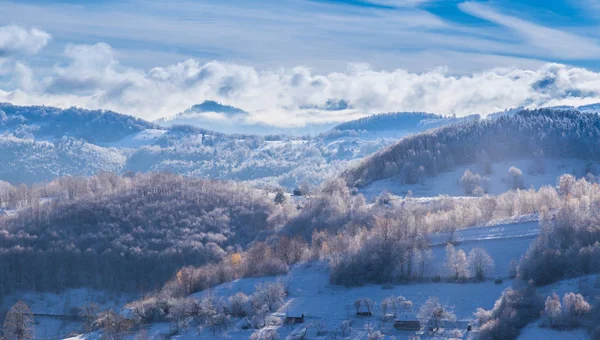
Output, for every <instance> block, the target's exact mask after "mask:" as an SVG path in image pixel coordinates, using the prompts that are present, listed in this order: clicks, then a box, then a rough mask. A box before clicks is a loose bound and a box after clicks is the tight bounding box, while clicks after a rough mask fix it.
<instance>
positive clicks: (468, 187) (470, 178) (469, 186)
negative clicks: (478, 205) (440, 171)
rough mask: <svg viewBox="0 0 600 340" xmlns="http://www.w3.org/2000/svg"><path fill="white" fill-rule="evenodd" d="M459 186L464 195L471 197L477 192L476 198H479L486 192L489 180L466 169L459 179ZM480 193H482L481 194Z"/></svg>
mask: <svg viewBox="0 0 600 340" xmlns="http://www.w3.org/2000/svg"><path fill="white" fill-rule="evenodd" d="M460 185H461V187H462V188H463V190H464V191H465V194H467V195H472V194H475V191H477V195H476V196H481V195H482V194H483V193H485V192H486V191H487V190H488V187H489V179H488V178H487V177H484V176H481V175H480V174H478V173H476V172H472V171H471V170H469V169H467V170H466V171H465V172H464V174H463V175H462V177H461V178H460ZM481 191H483V193H482V192H481Z"/></svg>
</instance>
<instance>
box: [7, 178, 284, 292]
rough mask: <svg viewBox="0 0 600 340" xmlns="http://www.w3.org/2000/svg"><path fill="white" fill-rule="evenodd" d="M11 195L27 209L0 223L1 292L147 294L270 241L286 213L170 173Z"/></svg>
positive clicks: (256, 195)
mask: <svg viewBox="0 0 600 340" xmlns="http://www.w3.org/2000/svg"><path fill="white" fill-rule="evenodd" d="M15 195H16V196H17V197H18V199H17V201H18V202H23V199H25V201H26V202H27V201H28V202H30V205H27V206H26V207H25V208H24V209H22V210H21V211H20V212H19V213H18V214H17V215H16V216H14V217H9V218H4V219H2V220H0V224H1V226H0V227H1V228H0V277H1V278H0V289H1V290H0V293H3V294H4V293H7V292H9V291H12V290H14V289H22V290H28V289H31V290H59V289H63V288H67V287H82V286H87V287H94V288H102V289H115V290H129V291H133V290H142V291H144V290H151V289H153V288H154V287H156V286H160V285H162V284H163V283H164V282H165V281H166V280H167V279H169V278H170V277H172V276H173V275H174V274H175V273H176V271H177V270H178V269H179V268H181V267H184V266H189V265H195V266H198V265H202V264H205V263H214V262H217V261H219V260H220V259H222V258H223V257H225V256H226V255H227V254H228V253H232V252H234V251H235V248H236V247H238V246H239V247H243V246H244V245H246V244H248V243H250V242H252V241H254V240H255V239H257V238H261V237H265V236H266V234H269V233H273V232H274V231H275V230H277V229H278V228H279V227H280V226H281V224H282V223H283V222H282V221H285V219H286V217H281V216H280V215H281V214H284V215H285V211H284V210H286V209H288V211H289V210H290V209H292V208H291V207H289V206H288V205H286V204H280V205H276V204H275V203H273V201H272V199H271V198H269V197H268V196H267V195H266V194H265V193H264V192H262V191H257V190H254V189H250V188H248V187H246V186H244V185H241V184H238V183H233V182H219V181H210V180H199V179H190V178H184V177H181V176H178V175H170V174H144V175H141V174H139V175H136V176H129V177H127V176H126V177H120V176H115V175H110V174H103V175H99V176H95V177H91V178H65V179H61V180H57V181H54V182H52V183H50V184H48V185H46V186H43V187H39V188H35V189H25V188H23V187H21V188H20V189H17V191H16V194H15ZM34 195H38V196H37V197H39V196H42V197H45V198H44V199H39V198H37V197H35V196H34ZM13 201H14V200H13V199H9V201H8V202H13ZM9 204H11V205H13V204H14V203H9ZM23 204H24V203H23ZM292 211H293V210H292Z"/></svg>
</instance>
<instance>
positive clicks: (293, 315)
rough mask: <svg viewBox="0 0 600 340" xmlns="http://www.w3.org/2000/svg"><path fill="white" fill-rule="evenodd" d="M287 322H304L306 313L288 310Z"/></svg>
mask: <svg viewBox="0 0 600 340" xmlns="http://www.w3.org/2000/svg"><path fill="white" fill-rule="evenodd" d="M285 323H304V313H298V312H289V311H288V312H287V313H286V314H285Z"/></svg>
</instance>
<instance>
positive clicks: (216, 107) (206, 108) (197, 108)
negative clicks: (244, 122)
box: [183, 100, 248, 115]
mask: <svg viewBox="0 0 600 340" xmlns="http://www.w3.org/2000/svg"><path fill="white" fill-rule="evenodd" d="M201 112H217V113H224V114H227V115H247V114H248V112H246V111H244V110H242V109H240V108H237V107H235V106H231V105H224V104H221V103H219V102H217V101H214V100H205V101H203V102H202V103H200V104H196V105H193V106H192V107H190V108H189V109H187V110H185V111H184V112H183V114H186V113H201Z"/></svg>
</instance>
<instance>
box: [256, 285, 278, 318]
mask: <svg viewBox="0 0 600 340" xmlns="http://www.w3.org/2000/svg"><path fill="white" fill-rule="evenodd" d="M285 297H286V293H285V287H284V286H283V284H281V283H280V282H261V283H258V284H257V285H256V286H255V288H254V294H252V299H253V300H254V301H257V302H259V303H261V304H263V305H265V306H266V307H267V309H268V310H269V311H271V312H273V311H274V310H275V309H276V308H277V307H278V306H279V305H281V304H282V303H283V300H284V299H285Z"/></svg>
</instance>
